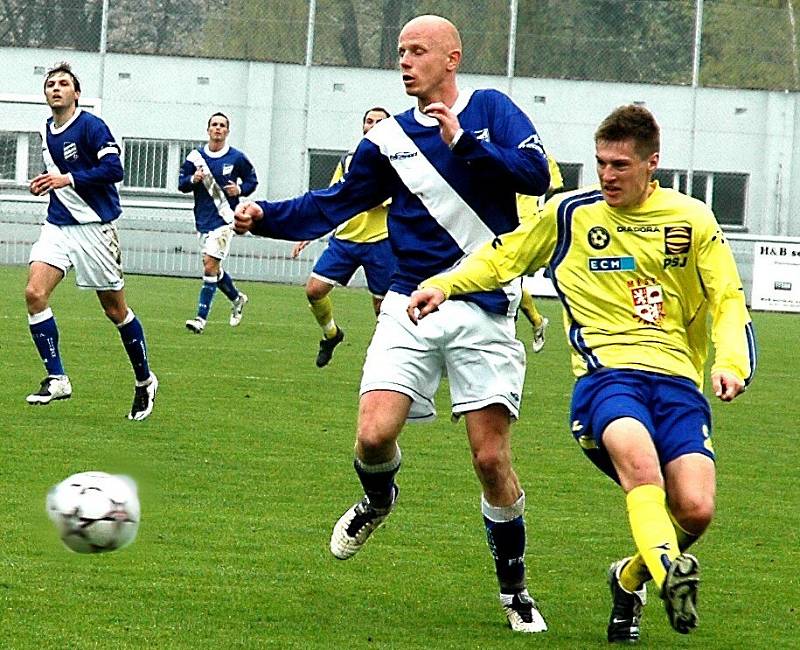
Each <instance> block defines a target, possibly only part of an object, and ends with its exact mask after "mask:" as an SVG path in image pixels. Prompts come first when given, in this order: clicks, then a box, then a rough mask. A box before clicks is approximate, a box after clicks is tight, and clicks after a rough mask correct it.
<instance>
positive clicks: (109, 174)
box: [71, 117, 124, 188]
mask: <svg viewBox="0 0 800 650" xmlns="http://www.w3.org/2000/svg"><path fill="white" fill-rule="evenodd" d="M82 137H83V138H84V141H85V147H86V149H87V150H88V151H91V152H92V153H93V154H94V155H95V156H96V159H97V163H96V164H94V165H91V166H88V167H86V168H84V169H75V170H72V172H71V173H72V180H73V181H74V183H75V187H76V188H77V187H79V186H80V185H111V184H113V183H119V182H120V181H121V180H122V178H123V176H124V172H123V170H122V161H121V160H120V159H119V154H120V148H119V145H118V144H117V143H116V141H115V140H114V136H113V135H111V131H110V129H109V128H108V126H107V125H106V123H105V122H103V120H101V119H100V118H97V117H95V118H94V119H92V120H87V121H86V123H85V126H84V129H83V133H82Z"/></svg>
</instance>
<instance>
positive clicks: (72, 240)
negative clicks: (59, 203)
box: [28, 221, 125, 291]
mask: <svg viewBox="0 0 800 650" xmlns="http://www.w3.org/2000/svg"><path fill="white" fill-rule="evenodd" d="M31 262H44V263H45V264H49V265H50V266H55V267H56V268H57V269H61V270H62V271H63V272H64V275H66V274H67V272H68V271H69V270H70V268H71V267H73V266H74V267H75V284H76V285H78V286H79V287H81V288H82V289H94V290H95V291H119V290H120V289H122V287H124V286H125V280H124V279H123V277H122V253H121V251H120V246H119V235H118V233H117V226H116V224H115V223H114V222H113V221H112V222H111V223H82V224H77V225H73V226H55V225H53V224H52V223H49V222H47V221H45V222H44V224H43V225H42V230H41V232H40V233H39V239H38V240H36V242H35V243H34V245H33V247H32V248H31V254H30V256H29V257H28V263H31Z"/></svg>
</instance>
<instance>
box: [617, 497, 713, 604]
mask: <svg viewBox="0 0 800 650" xmlns="http://www.w3.org/2000/svg"><path fill="white" fill-rule="evenodd" d="M669 518H670V520H671V521H672V527H673V529H674V530H675V535H676V537H677V538H678V549H679V550H680V552H681V553H683V552H684V551H685V550H686V549H687V548H689V547H690V546H691V545H692V544H694V543H695V542H696V541H697V540H698V539H700V536H699V535H693V534H692V533H690V532H688V531H686V530H684V529H683V528H682V527H681V525H680V524H679V523H678V522H677V520H676V519H675V516H674V515H673V514H672V512H671V511H669ZM650 577H651V576H650V571H649V570H648V569H647V565H646V564H645V563H644V558H643V557H642V554H641V553H637V554H636V555H634V556H633V557H632V558H631V559H630V560H629V561H628V563H627V564H626V565H625V566H624V567H623V568H622V571H620V574H619V583H620V585H622V588H623V589H625V590H626V591H630V592H634V591H637V590H638V589H639V588H641V586H642V585H643V584H644V583H645V582H647V581H648V580H650Z"/></svg>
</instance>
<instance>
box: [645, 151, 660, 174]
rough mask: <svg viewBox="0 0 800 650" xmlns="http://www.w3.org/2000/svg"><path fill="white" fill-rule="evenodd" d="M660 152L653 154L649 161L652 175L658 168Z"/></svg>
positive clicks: (648, 164)
mask: <svg viewBox="0 0 800 650" xmlns="http://www.w3.org/2000/svg"><path fill="white" fill-rule="evenodd" d="M658 159H659V152H658V151H656V152H655V153H651V154H650V157H649V158H648V159H647V170H648V171H649V172H650V173H651V174H652V173H653V172H655V170H656V167H658Z"/></svg>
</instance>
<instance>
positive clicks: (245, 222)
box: [233, 201, 264, 235]
mask: <svg viewBox="0 0 800 650" xmlns="http://www.w3.org/2000/svg"><path fill="white" fill-rule="evenodd" d="M263 218H264V211H263V210H262V209H261V206H260V205H258V203H255V202H254V201H246V202H245V203H240V204H239V205H237V206H236V210H234V211H233V230H234V232H235V233H236V234H237V235H244V234H245V233H246V232H250V229H251V228H252V227H253V224H254V223H255V222H256V221H260V220H261V219H263Z"/></svg>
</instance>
